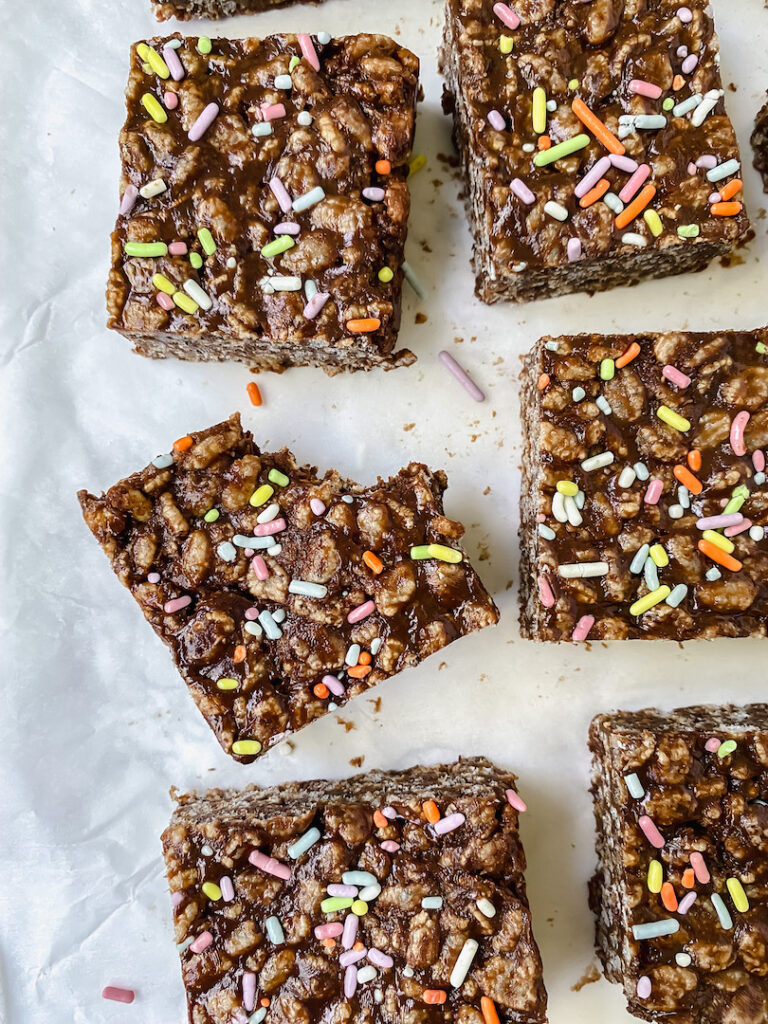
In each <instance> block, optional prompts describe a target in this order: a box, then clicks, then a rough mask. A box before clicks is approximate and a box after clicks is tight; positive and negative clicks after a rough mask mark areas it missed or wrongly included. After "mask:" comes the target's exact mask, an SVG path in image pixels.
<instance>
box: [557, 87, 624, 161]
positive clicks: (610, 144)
mask: <svg viewBox="0 0 768 1024" xmlns="http://www.w3.org/2000/svg"><path fill="white" fill-rule="evenodd" d="M571 110H572V111H573V112H574V114H575V115H576V117H578V119H579V120H580V121H581V122H582V124H584V125H586V127H587V128H589V130H590V131H591V132H592V134H593V135H594V136H595V138H596V139H597V141H598V142H602V144H603V145H604V146H605V148H606V149H607V150H608V152H609V153H616V154H617V156H621V154H622V153H625V152H626V149H625V148H624V145H623V144H622V143H621V142H619V140H618V139H617V138H616V136H615V135H614V134H613V132H612V131H611V130H610V128H607V127H606V126H605V125H604V124H603V122H602V121H601V120H600V118H599V117H597V116H595V114H593V113H592V111H591V110H590V109H589V107H588V106H587V104H586V103H585V102H584V101H583V100H580V99H579V98H578V97H576V99H575V100H574V101H573V103H572V104H571Z"/></svg>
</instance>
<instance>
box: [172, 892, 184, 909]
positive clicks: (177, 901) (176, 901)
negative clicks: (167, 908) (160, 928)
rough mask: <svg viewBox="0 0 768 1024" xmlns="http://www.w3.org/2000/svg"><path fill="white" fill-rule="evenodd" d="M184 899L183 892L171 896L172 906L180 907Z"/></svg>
mask: <svg viewBox="0 0 768 1024" xmlns="http://www.w3.org/2000/svg"><path fill="white" fill-rule="evenodd" d="M183 899H184V893H183V892H174V893H172V894H171V906H172V907H178V905H179V904H180V903H181V901H182V900H183Z"/></svg>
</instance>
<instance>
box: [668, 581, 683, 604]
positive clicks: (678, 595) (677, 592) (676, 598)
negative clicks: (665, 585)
mask: <svg viewBox="0 0 768 1024" xmlns="http://www.w3.org/2000/svg"><path fill="white" fill-rule="evenodd" d="M687 596H688V587H686V585H685V584H684V583H678V584H677V586H676V587H673V588H672V593H671V594H670V595H669V597H668V598H667V604H668V605H669V607H670V608H677V607H678V605H681V604H682V603H683V601H684V600H685V599H686V597H687Z"/></svg>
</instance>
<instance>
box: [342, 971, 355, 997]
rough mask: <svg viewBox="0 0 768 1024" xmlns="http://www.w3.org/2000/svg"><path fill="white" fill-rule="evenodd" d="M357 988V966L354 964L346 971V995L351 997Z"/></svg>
mask: <svg viewBox="0 0 768 1024" xmlns="http://www.w3.org/2000/svg"><path fill="white" fill-rule="evenodd" d="M356 988H357V968H356V967H355V966H353V965H352V964H350V965H349V967H348V968H347V969H346V971H345V972H344V995H345V996H346V997H347V999H351V998H352V996H353V995H354V994H355V989H356Z"/></svg>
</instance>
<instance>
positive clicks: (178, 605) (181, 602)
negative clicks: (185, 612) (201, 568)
mask: <svg viewBox="0 0 768 1024" xmlns="http://www.w3.org/2000/svg"><path fill="white" fill-rule="evenodd" d="M188 604H192V598H191V597H190V596H189V594H185V595H184V597H174V598H173V600H172V601H166V602H165V604H164V605H163V611H164V612H165V614H166V615H173V613H174V612H180V611H181V609H182V608H186V607H187V605H188Z"/></svg>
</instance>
